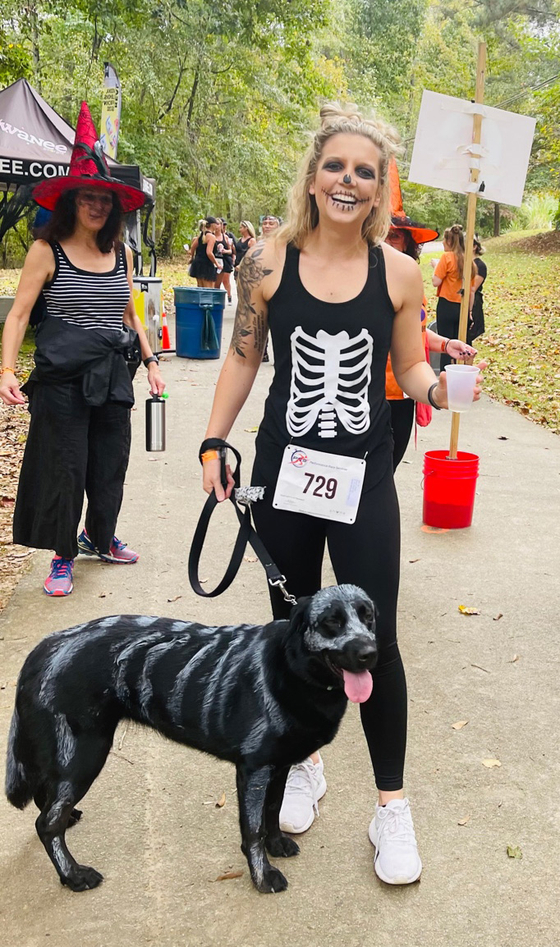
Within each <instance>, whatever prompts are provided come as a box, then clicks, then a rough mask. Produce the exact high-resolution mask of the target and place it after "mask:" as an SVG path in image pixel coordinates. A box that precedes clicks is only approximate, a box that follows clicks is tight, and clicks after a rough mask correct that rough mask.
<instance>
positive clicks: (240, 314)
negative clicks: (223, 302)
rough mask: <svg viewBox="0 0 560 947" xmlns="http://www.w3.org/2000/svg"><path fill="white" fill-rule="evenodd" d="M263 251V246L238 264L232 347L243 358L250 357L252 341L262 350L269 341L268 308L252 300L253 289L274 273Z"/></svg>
mask: <svg viewBox="0 0 560 947" xmlns="http://www.w3.org/2000/svg"><path fill="white" fill-rule="evenodd" d="M261 254H262V249H258V250H256V251H255V253H254V254H253V255H252V256H246V257H245V259H244V260H243V263H242V264H241V266H240V267H239V278H238V280H237V296H238V302H237V312H236V314H235V323H234V326H233V335H232V337H231V346H230V348H231V349H232V350H233V351H234V352H236V353H237V355H240V356H241V358H246V357H247V356H246V354H245V353H246V351H247V350H248V348H249V346H250V345H251V344H252V345H253V347H254V348H255V349H256V350H257V351H258V352H261V353H262V352H264V347H265V343H266V336H267V332H268V329H267V319H266V312H265V311H264V309H263V308H261V309H260V310H257V309H255V307H254V305H253V304H252V302H251V296H252V295H253V291H254V290H255V289H256V288H257V287H258V286H260V284H261V283H262V281H263V279H264V277H265V276H268V275H269V274H270V273H272V270H266V269H264V267H263V265H262V262H261V260H260V257H261Z"/></svg>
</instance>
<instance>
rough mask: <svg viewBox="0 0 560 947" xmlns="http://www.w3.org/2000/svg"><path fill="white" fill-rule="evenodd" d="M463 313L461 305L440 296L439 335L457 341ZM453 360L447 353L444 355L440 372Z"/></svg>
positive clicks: (438, 310)
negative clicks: (460, 317) (460, 316)
mask: <svg viewBox="0 0 560 947" xmlns="http://www.w3.org/2000/svg"><path fill="white" fill-rule="evenodd" d="M460 312H461V303H452V302H450V301H449V299H445V298H444V297H443V296H440V297H439V299H438V303H437V308H436V319H437V330H438V333H439V335H444V336H446V337H447V338H448V339H456V338H457V336H458V335H459V315H460ZM452 361H453V359H452V358H451V357H450V356H449V355H447V354H446V353H445V352H443V353H442V355H441V356H440V360H439V367H440V370H441V371H443V370H444V368H445V366H446V365H451V363H452Z"/></svg>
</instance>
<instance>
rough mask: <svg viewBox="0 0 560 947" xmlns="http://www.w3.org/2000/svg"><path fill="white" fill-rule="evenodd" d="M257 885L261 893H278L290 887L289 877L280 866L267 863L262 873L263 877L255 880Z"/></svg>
mask: <svg viewBox="0 0 560 947" xmlns="http://www.w3.org/2000/svg"><path fill="white" fill-rule="evenodd" d="M255 886H256V888H257V889H258V891H260V892H261V894H277V893H278V892H279V891H285V890H286V888H287V887H288V882H287V879H286V878H285V877H284V875H283V874H282V872H281V871H278V868H273V866H272V865H267V866H266V867H265V869H264V872H263V874H262V878H260V879H259V880H258V881H256V880H255Z"/></svg>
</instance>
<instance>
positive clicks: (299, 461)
mask: <svg viewBox="0 0 560 947" xmlns="http://www.w3.org/2000/svg"><path fill="white" fill-rule="evenodd" d="M365 469H366V462H365V460H360V459H359V458H357V457H345V456H341V455H340V454H326V453H324V452H323V451H319V450H308V449H306V448H302V447H298V446H297V445H295V444H288V446H287V447H286V449H285V451H284V454H283V457H282V463H281V465H280V474H279V477H278V483H277V484H276V492H275V494H274V499H273V501H272V505H273V506H274V507H275V509H278V510H291V511H292V512H296V513H307V514H308V516H319V517H321V518H322V519H328V520H338V521H339V522H341V523H354V522H355V520H356V515H357V512H358V505H359V503H360V497H361V495H362V487H363V484H364V475H365Z"/></svg>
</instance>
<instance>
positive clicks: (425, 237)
mask: <svg viewBox="0 0 560 947" xmlns="http://www.w3.org/2000/svg"><path fill="white" fill-rule="evenodd" d="M389 188H390V191H391V227H392V228H395V229H397V230H408V231H410V234H411V236H412V239H413V240H414V242H415V243H428V242H429V241H430V240H437V238H438V237H439V230H434V229H433V228H432V227H427V226H426V225H425V224H417V223H415V222H414V221H413V220H411V219H410V217H407V216H406V214H405V212H404V209H403V200H402V191H401V182H400V179H399V169H398V168H397V162H396V161H395V159H394V158H391V161H390V164H389Z"/></svg>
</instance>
